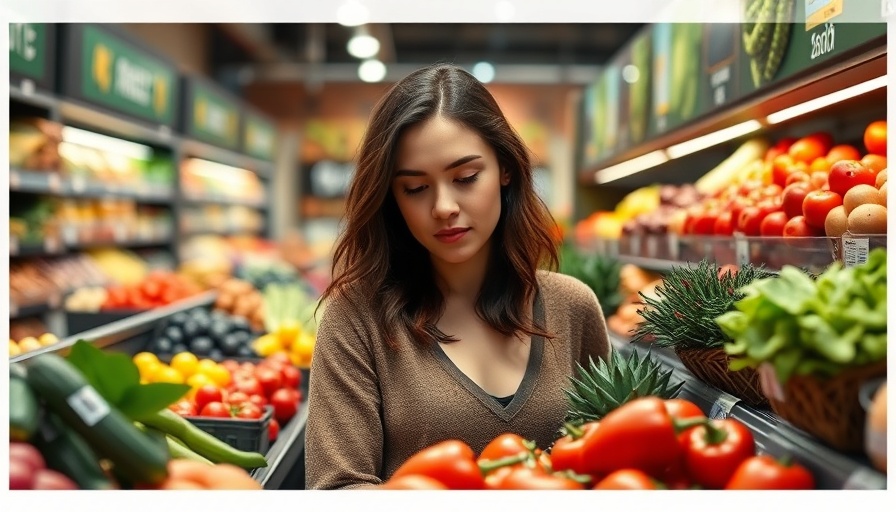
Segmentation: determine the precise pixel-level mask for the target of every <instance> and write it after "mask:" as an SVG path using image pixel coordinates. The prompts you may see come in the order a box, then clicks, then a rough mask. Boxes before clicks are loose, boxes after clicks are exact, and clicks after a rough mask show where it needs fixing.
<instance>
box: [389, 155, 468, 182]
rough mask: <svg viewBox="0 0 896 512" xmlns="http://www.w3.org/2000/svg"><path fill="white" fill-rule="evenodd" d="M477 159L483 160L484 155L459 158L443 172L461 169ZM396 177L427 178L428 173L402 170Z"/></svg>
mask: <svg viewBox="0 0 896 512" xmlns="http://www.w3.org/2000/svg"><path fill="white" fill-rule="evenodd" d="M477 158H482V155H467V156H465V157H462V158H458V159H457V160H455V161H453V162H451V163H450V164H448V165H447V166H445V168H444V169H443V170H444V171H450V170H451V169H454V168H455V167H460V166H461V165H464V164H465V163H468V162H472V161H473V160H476V159H477ZM395 176H396V177H398V176H426V173H425V172H423V171H415V170H411V169H400V170H398V171H397V172H396V173H395Z"/></svg>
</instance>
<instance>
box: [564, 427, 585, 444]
mask: <svg viewBox="0 0 896 512" xmlns="http://www.w3.org/2000/svg"><path fill="white" fill-rule="evenodd" d="M563 428H565V429H566V433H567V434H569V436H570V437H572V439H573V440H576V439H578V438H580V437H582V436H583V435H585V429H583V428H581V427H577V426H575V425H573V424H572V423H564V424H563Z"/></svg>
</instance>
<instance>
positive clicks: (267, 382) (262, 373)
mask: <svg viewBox="0 0 896 512" xmlns="http://www.w3.org/2000/svg"><path fill="white" fill-rule="evenodd" d="M255 378H256V379H257V380H258V383H259V384H260V385H261V389H262V390H264V395H265V396H271V394H273V393H274V391H277V390H278V389H280V387H281V386H282V385H283V379H282V378H281V377H280V370H277V369H274V368H269V367H264V366H259V367H258V368H257V369H256V370H255Z"/></svg>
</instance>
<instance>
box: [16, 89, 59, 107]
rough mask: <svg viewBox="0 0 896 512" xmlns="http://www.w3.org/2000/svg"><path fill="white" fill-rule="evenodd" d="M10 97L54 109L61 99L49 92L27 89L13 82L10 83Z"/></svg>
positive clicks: (21, 101) (20, 101)
mask: <svg viewBox="0 0 896 512" xmlns="http://www.w3.org/2000/svg"><path fill="white" fill-rule="evenodd" d="M9 99H10V100H11V101H17V102H19V103H25V104H28V105H33V106H35V107H40V108H44V109H47V110H53V109H55V108H56V107H57V106H58V105H59V101H58V100H57V99H56V98H54V97H52V96H50V95H48V94H44V93H42V92H40V91H36V90H25V89H23V88H22V87H18V86H15V85H13V84H9Z"/></svg>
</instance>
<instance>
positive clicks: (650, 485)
mask: <svg viewBox="0 0 896 512" xmlns="http://www.w3.org/2000/svg"><path fill="white" fill-rule="evenodd" d="M660 488H661V487H660V485H659V484H658V483H657V481H656V480H654V479H653V477H651V476H650V475H648V474H647V473H645V472H643V471H641V470H639V469H618V470H616V471H613V472H612V473H610V474H609V475H607V476H606V477H604V478H603V479H602V480H601V481H600V482H598V483H597V485H595V486H594V487H592V489H597V490H610V489H613V490H629V491H644V490H654V489H660Z"/></svg>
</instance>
